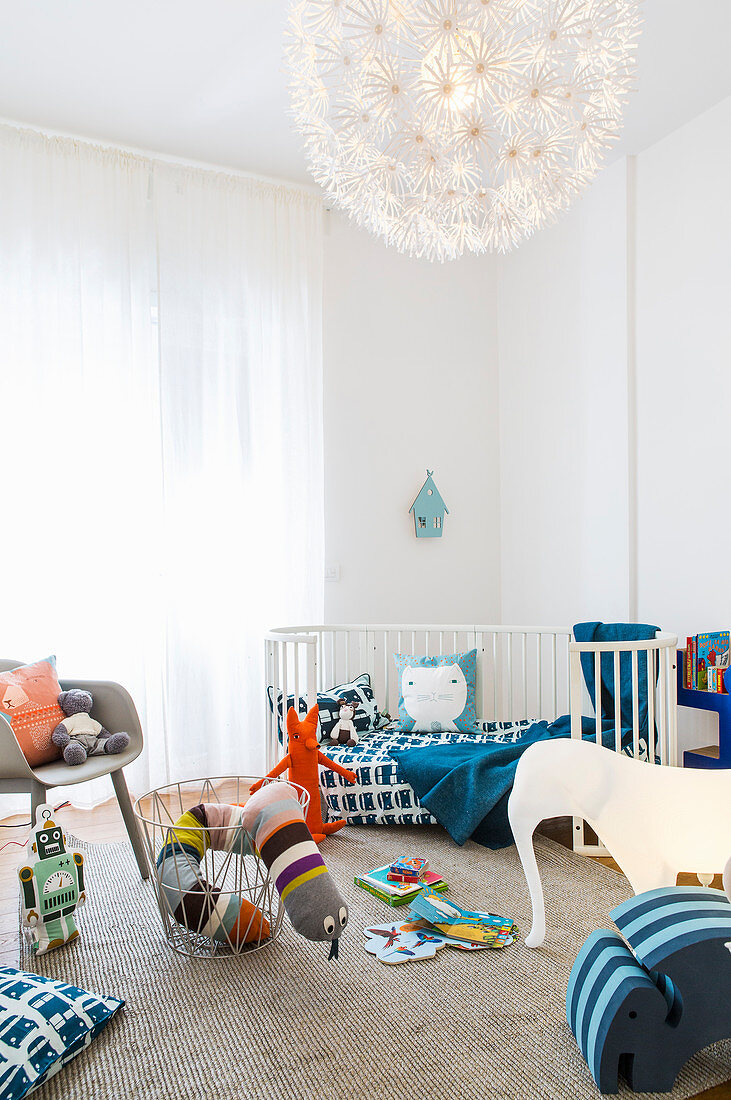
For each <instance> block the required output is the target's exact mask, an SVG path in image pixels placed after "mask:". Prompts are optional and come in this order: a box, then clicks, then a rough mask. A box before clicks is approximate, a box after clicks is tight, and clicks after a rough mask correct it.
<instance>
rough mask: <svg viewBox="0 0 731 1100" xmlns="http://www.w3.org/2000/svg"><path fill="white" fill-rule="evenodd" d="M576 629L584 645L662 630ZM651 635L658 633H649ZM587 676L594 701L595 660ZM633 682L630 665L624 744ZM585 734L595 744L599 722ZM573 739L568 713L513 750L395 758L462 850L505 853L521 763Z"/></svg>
mask: <svg viewBox="0 0 731 1100" xmlns="http://www.w3.org/2000/svg"><path fill="white" fill-rule="evenodd" d="M574 629H575V637H576V638H577V640H580V641H590V640H596V641H604V640H610V637H612V638H614V639H617V638H622V639H623V640H627V641H633V640H638V639H647V638H648V637H650V638H654V636H655V630H656V628H655V627H650V626H643V625H639V626H638V625H637V624H632V623H616V624H609V626H606V627H605V626H604V624H602V623H580V624H578V625H577V626H576V627H575V628H574ZM649 631H651V632H652V633H648V632H649ZM607 634H608V636H607ZM598 635H599V636H598ZM602 635H603V636H602ZM611 665H612V667H611V676H612V683H611V692H610V691H609V690H608V685H607V683H605V664H604V662H603V663H602V666H601V673H602V685H601V699H602V742H603V743H604V744H605V745H606V746H607V747H608V748H614V709H613V705H612V703H611V700H612V698H613V690H614V684H613V676H614V671H613V662H611ZM583 671H584V678H585V680H586V683H587V688H588V690H589V694H590V695H591V696H592V699H593V698H594V691H595V684H594V662H593V660H590V661H589V662H587V663H586V664H585V665H584V668H583ZM608 673H609V663H607V674H608ZM645 675H646V674H645ZM630 676H631V671H630V666H628V665H620V698H621V702H622V726H623V741H624V739H625V737H631V734H632V728H631V726H632V718H631V715H632V688H631V682H628V677H630ZM640 688H641V691H640V700H639V703H640V706H639V713H640V716H641V718H642V716H644V722H645V726H646V723H647V700H646V685H645V700H644V704H643V700H642V678H640ZM605 695H606V698H605ZM626 723H628V724H626ZM582 735H583V736H584V737H586V738H591V739H594V738H595V737H596V723H595V719H594V718H582ZM570 736H571V722H570V718H569V715H567V714H565V715H562V717H560V718H557V719H556V721H555V722H550V723H549V722H536V723H535V724H534V725H532V726H529V727H528V730H527V731H526V734H525V736H524V737H522V738H521V739H520V741H517V742H515V743H514V744H509V745H503V744H495V745H492V744H487V745H484V744H483V745H474V744H470V743H463V744H457V745H434V746H433V747H430V748H423V749H405V750H403V751H399V750H397V749H394V750H393V751H391V754H390V755H391V756H392V757H393V758H394V760H395V761H396V763H397V765H398V770H399V774H400V775H401V776H402V778H403V779H405V780H406V782H408V783H409V784H410V786H411V787H413V789H414V791H415V792H416V795H417V797H418V799H419V802H420V803H421V805H422V806H424V807H426V809H427V810H429V811H430V813H432V814H433V815H434V817H435V818H436V819H437V821H439V823H440V824H441V825H443V826H444V828H445V829H446V830H447V832H448V833H449V835H450V836H451V837H452V839H453V840H454V841H456V843H457V844H464V842H465V841H466V840H467V839H468V838H470V837H471V838H472V840H476V841H477V842H478V843H479V844H485V845H486V846H487V847H489V848H505V847H507V846H508V845H509V844H512V843H513V834H512V832H511V829H510V825H509V822H508V798H509V796H510V791H511V790H512V787H513V780H514V778H515V769H516V768H517V766H518V760H519V759H520V757H521V756H522V755H523V753H524V752H525V750H526V749H527V748H528V746H529V745H533V744H535V742H536V741H546V740H548V739H550V738H553V737H570Z"/></svg>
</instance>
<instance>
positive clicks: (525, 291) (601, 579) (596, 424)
mask: <svg viewBox="0 0 731 1100" xmlns="http://www.w3.org/2000/svg"><path fill="white" fill-rule="evenodd" d="M626 296H627V168H626V162H625V161H620V162H618V163H616V164H614V165H613V166H611V167H610V168H608V169H607V170H606V171H605V172H604V173H602V175H601V176H600V177H599V178H598V179H597V181H596V182H595V183H594V185H593V186H592V188H591V189H590V190H589V191H588V192H587V193H586V194H585V195H584V197H583V198H582V199H581V200H580V201H579V202H578V203H577V204H576V206H575V207H574V208H573V210H572V211H571V212H570V213H569V214H568V215H567V216H566V217H565V218H563V219H562V220H561V221H560V222H559V223H558V224H557V225H555V226H553V227H552V228H550V229H548V230H544V231H543V232H541V233H539V234H537V235H536V236H535V237H534V238H533V239H532V240H530V241H528V242H527V243H526V244H524V245H522V246H521V247H520V248H519V249H517V250H516V251H515V252H513V253H511V254H510V255H508V256H506V257H504V259H503V260H502V262H501V267H500V276H499V323H498V324H499V344H500V352H499V354H500V436H501V446H500V467H501V542H502V612H503V618H504V621H505V622H511V623H531V624H537V625H554V624H557V625H561V626H571V625H573V623H574V622H576V621H579V620H582V619H587V618H588V619H603V620H605V621H611V620H621V619H624V618H626V617H627V609H628V598H629V597H628V586H629V566H628V561H629V553H628V496H627V493H628V473H627V469H628V441H627V302H626Z"/></svg>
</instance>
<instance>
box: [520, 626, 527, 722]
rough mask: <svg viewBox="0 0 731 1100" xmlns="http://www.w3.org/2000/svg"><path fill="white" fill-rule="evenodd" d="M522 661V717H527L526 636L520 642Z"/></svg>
mask: <svg viewBox="0 0 731 1100" xmlns="http://www.w3.org/2000/svg"><path fill="white" fill-rule="evenodd" d="M521 650H522V659H523V717H524V718H527V717H528V635H527V634H524V635H523V641H522V646H521Z"/></svg>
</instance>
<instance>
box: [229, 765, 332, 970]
mask: <svg viewBox="0 0 731 1100" xmlns="http://www.w3.org/2000/svg"><path fill="white" fill-rule="evenodd" d="M242 820H243V823H244V826H245V828H246V830H247V832H248V833H249V835H250V836H251V838H252V840H253V842H254V845H255V847H256V850H257V852H258V854H259V856H260V857H261V859H262V860H263V861H264V863H265V864H266V866H267V867H268V868H269V874H270V876H271V878H272V879H273V881H274V884H275V886H276V888H277V891H278V892H279V895H280V897H281V899H282V903H283V905H284V908H285V910H286V912H287V916H288V917H289V919H290V920H291V922H292V925H293V926H294V928H295V931H297V932H299V934H300V935H301V936H304V937H305V938H306V939H308V940H315V941H317V940H325V941H328V940H329V941H330V943H331V945H332V946H331V948H330V958H337V955H338V940H339V937H340V935H341V934H342V932H343V929H344V928H345V926H346V924H347V923H348V908H347V906H346V904H345V900H344V899H343V897H342V895H341V893H340V891H339V890H338V888H337V886H336V885H335V883H334V882H333V880H332V879H331V877H330V872H329V871H328V869H327V867H326V866H325V863H324V862H323V859H322V856H321V855H320V850H319V848H318V847H317V845H316V844H315V842H314V840H313V839H312V834H311V833H310V830H309V829H308V828H307V825H306V823H305V817H304V813H303V810H302V807H301V806H300V804H299V801H298V799H297V793H296V791H295V789H294V788H293V787H291V786H290V784H289V783H284V782H276V783H267V784H265V785H264V786H263V787H261V789H260V790H258V791H257V792H256V794H253V795H252V796H251V797H250V798H249V801H248V802H247V803H246V805H245V806H244V808H243V817H242Z"/></svg>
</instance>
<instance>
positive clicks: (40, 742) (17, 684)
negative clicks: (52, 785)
mask: <svg viewBox="0 0 731 1100" xmlns="http://www.w3.org/2000/svg"><path fill="white" fill-rule="evenodd" d="M60 694H61V685H60V684H59V682H58V677H57V676H56V658H55V657H49V658H48V659H47V660H45V661H36V662H35V664H33V665H20V667H19V668H14V669H12V671H11V672H0V714H3V715H4V716H5V717H6V718H7V719H8V720H9V722H10V724H11V726H12V727H13V733H14V734H15V736H16V737H17V739H18V744H19V745H20V747H21V749H22V750H23V754H24V756H25V758H26V760H27V761H28V763H29V764H30V766H31V767H32V768H35V767H37V766H38V764H48V763H49V762H50V761H51V760H57V759H58V758H59V756H60V755H61V753H60V752H59V750H58V749H57V748H56V746H55V745H54V743H53V741H52V740H51V734H52V733H53V731H54V730H55V728H56V726H57V725H58V724H59V722H63V719H64V713H63V711H62V710H61V708H60V706H59V705H58V697H59V695H60Z"/></svg>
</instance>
